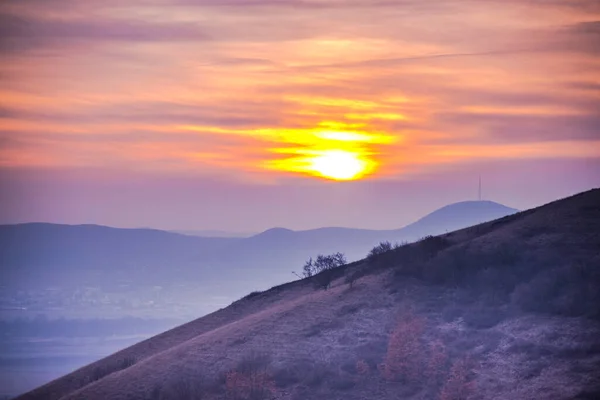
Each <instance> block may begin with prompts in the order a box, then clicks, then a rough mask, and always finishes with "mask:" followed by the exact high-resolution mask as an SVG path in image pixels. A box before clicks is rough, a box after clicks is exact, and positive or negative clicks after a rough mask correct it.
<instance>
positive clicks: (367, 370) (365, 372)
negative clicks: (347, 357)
mask: <svg viewBox="0 0 600 400" xmlns="http://www.w3.org/2000/svg"><path fill="white" fill-rule="evenodd" d="M355 369H356V376H357V379H356V380H357V381H359V382H361V381H364V380H366V379H367V378H368V377H369V376H370V375H371V366H369V364H368V363H367V362H366V361H365V360H363V359H360V360H358V361H357V362H356V366H355Z"/></svg>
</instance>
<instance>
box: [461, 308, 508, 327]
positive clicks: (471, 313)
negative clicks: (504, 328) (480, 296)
mask: <svg viewBox="0 0 600 400" xmlns="http://www.w3.org/2000/svg"><path fill="white" fill-rule="evenodd" d="M504 319H506V313H505V312H504V311H502V310H500V309H498V308H492V309H487V308H472V309H470V310H468V311H467V312H465V313H464V315H463V320H464V321H465V324H467V326H469V327H471V328H475V329H488V328H492V327H494V326H496V325H498V324H499V323H500V322H502V321H504Z"/></svg>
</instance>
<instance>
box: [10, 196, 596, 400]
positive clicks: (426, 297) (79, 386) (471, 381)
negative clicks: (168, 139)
mask: <svg viewBox="0 0 600 400" xmlns="http://www.w3.org/2000/svg"><path fill="white" fill-rule="evenodd" d="M599 204H600V190H593V191H589V192H586V193H582V194H580V195H577V196H573V197H571V198H568V199H564V200H561V201H557V202H554V203H550V204H547V205H545V206H542V207H539V208H536V209H533V210H528V211H525V212H520V213H518V214H515V215H511V216H508V217H504V218H501V219H497V220H494V221H492V222H488V223H485V224H481V225H479V226H477V228H476V229H473V228H467V229H462V230H459V231H453V232H451V233H448V234H444V235H441V236H438V237H436V238H433V239H427V240H424V241H419V242H417V243H413V244H409V245H406V246H402V247H401V248H398V249H396V250H394V251H391V252H389V253H386V254H385V255H383V256H382V257H379V259H378V260H375V261H371V260H361V261H358V262H356V263H352V264H349V265H345V266H342V267H340V268H336V269H334V270H332V271H328V272H326V273H324V274H320V275H317V276H315V277H311V278H307V279H302V280H300V281H295V282H291V283H287V284H285V285H281V286H278V287H274V288H272V289H270V290H267V291H264V292H261V293H251V294H249V295H248V296H245V297H244V298H242V299H240V300H239V301H236V302H234V303H233V304H231V305H230V306H229V307H226V308H223V309H220V310H218V311H216V312H214V313H211V314H209V315H206V316H204V317H202V318H199V319H197V320H195V321H192V322H189V323H187V324H184V325H181V326H179V327H177V328H174V329H172V330H169V331H167V332H164V333H162V334H160V335H157V336H155V337H153V338H150V339H147V340H145V341H143V342H140V343H138V344H136V345H133V346H131V347H129V348H126V349H124V350H121V351H119V352H118V353H115V354H113V355H111V356H109V357H106V358H104V359H102V360H99V361H97V362H95V363H92V364H90V365H88V366H85V367H83V368H80V369H78V370H77V371H74V372H73V373H70V374H68V375H66V376H64V377H62V378H59V379H57V380H54V381H52V382H50V383H48V384H46V385H44V386H42V387H39V388H38V389H36V390H33V391H31V392H29V393H27V394H24V395H23V396H21V397H19V398H18V400H37V399H40V400H41V399H44V400H53V399H73V400H74V399H86V400H95V399H98V400H100V399H151V398H152V399H158V398H160V399H165V400H171V399H173V400H177V399H184V398H202V399H214V400H218V399H224V398H240V399H249V398H251V396H250V395H247V393H259V394H261V396H252V398H263V399H266V398H278V399H315V400H321V399H323V400H325V399H374V400H395V399H399V398H402V399H407V400H417V399H467V398H469V399H475V398H477V399H507V400H509V399H537V398H547V399H555V400H570V399H598V398H599V395H600V380H599V379H598V365H599V362H600V343H599V340H598V338H600V311H599V310H598V302H599V301H600V274H599V273H598V268H597V267H598V265H600V264H599V262H600V255H599V254H598V248H599V247H598V246H599V245H600V242H599V236H598V235H597V234H596V233H597V232H600V207H599ZM488 206H489V204H477V205H475V207H481V208H483V209H485V208H486V207H488ZM471 207H473V205H469V204H466V205H453V206H451V207H450V208H448V209H445V210H440V211H439V212H438V213H437V216H438V217H439V216H440V215H441V216H445V218H443V220H444V221H448V220H450V221H451V220H452V217H451V216H452V215H456V214H460V213H461V212H462V210H463V209H464V208H466V209H470V208H471ZM492 207H495V206H492ZM471 209H472V208H471ZM463 215H464V214H463ZM485 215H487V214H485ZM433 216H435V214H433V215H432V217H433ZM423 220H424V221H425V222H421V223H422V224H425V223H426V222H427V221H428V219H423ZM423 220H421V221H423ZM429 221H430V220H429ZM461 221H462V220H461ZM455 222H456V223H460V222H459V221H455ZM427 223H430V222H427ZM446 226H448V225H444V227H443V229H445V228H446ZM337 232H341V231H337ZM419 232H420V233H422V232H423V231H419ZM294 234H295V233H294V232H289V231H282V230H275V231H273V230H271V231H268V232H265V233H263V234H262V236H261V235H259V237H258V238H256V237H255V240H259V241H260V240H262V239H264V238H265V237H266V238H268V239H269V240H271V239H272V238H269V236H274V237H275V238H276V239H277V240H283V242H280V243H286V241H287V240H289V238H290V237H291V236H293V235H294ZM300 234H302V233H300ZM242 243H243V242H242ZM240 244H241V243H240ZM350 276H353V277H355V279H356V280H355V281H354V283H353V285H352V286H350V285H349V284H348V282H347V281H346V278H347V277H350ZM324 277H325V278H328V279H329V282H330V283H331V285H330V287H329V288H328V289H327V290H323V287H322V285H320V282H322V279H323V278H324ZM251 385H252V386H251ZM249 387H251V388H252V390H254V392H250V389H248V388H249Z"/></svg>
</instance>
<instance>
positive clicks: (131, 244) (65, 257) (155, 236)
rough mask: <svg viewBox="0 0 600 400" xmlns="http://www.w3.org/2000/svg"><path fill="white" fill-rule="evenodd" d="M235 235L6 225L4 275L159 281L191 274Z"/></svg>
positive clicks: (1, 258)
mask: <svg viewBox="0 0 600 400" xmlns="http://www.w3.org/2000/svg"><path fill="white" fill-rule="evenodd" d="M235 240H237V239H226V238H200V237H192V236H185V235H180V234H176V233H171V232H165V231H160V230H155V229H120V228H110V227H106V226H99V225H60V224H48V223H28V224H18V225H0V265H1V267H2V268H1V270H0V278H2V280H3V281H4V282H10V281H14V280H15V279H16V280H19V279H20V280H26V281H27V282H28V284H31V285H33V286H37V284H45V285H48V284H53V283H56V282H59V283H61V284H62V285H69V282H71V283H72V284H82V283H83V282H81V281H80V279H84V278H85V281H86V282H85V283H86V284H90V281H91V282H93V281H96V282H98V283H99V282H105V281H109V282H110V281H114V280H116V279H119V278H122V279H123V280H127V279H129V280H134V281H135V282H138V283H147V282H151V281H152V282H155V283H156V282H160V281H161V280H163V279H172V278H173V276H174V272H177V273H178V274H181V275H180V276H179V278H182V279H185V277H186V276H187V274H186V271H191V270H196V269H198V268H199V267H201V265H202V264H199V263H198V259H201V258H202V256H203V255H206V254H208V253H211V254H212V253H213V252H215V251H217V250H218V249H219V248H221V247H223V246H224V245H226V244H228V243H229V242H233V241H235ZM92 275H93V280H92ZM21 283H22V282H21Z"/></svg>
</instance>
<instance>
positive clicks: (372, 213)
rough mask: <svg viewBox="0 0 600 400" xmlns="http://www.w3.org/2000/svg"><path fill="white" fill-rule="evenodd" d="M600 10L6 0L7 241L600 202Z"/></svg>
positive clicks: (547, 4)
mask: <svg viewBox="0 0 600 400" xmlns="http://www.w3.org/2000/svg"><path fill="white" fill-rule="evenodd" d="M599 71H600V1H597V0H531V1H523V0H489V1H483V0H440V1H425V0H364V1H358V0H133V1H127V2H125V1H120V0H101V1H100V0H81V1H78V0H4V1H3V2H2V3H1V4H0V83H1V84H0V93H1V95H0V190H1V194H0V201H1V203H0V223H16V222H27V221H48V222H61V223H98V224H106V225H112V226H119V227H141V226H150V227H156V228H164V229H224V230H233V231H260V230H264V229H267V228H269V227H272V226H285V227H288V228H292V229H308V228H315V227H319V226H331V225H335V226H352V227H365V228H377V229H379V228H394V227H400V226H402V225H404V224H406V223H409V222H411V221H413V220H414V219H416V218H418V217H420V216H422V215H423V214H425V213H427V212H430V211H432V210H434V209H435V208H438V207H441V206H443V205H445V204H448V203H451V202H454V201H460V200H468V199H474V198H475V197H476V194H477V180H478V176H479V175H481V176H482V179H483V182H484V197H485V198H486V199H491V200H495V201H498V202H501V203H503V204H506V205H508V206H511V207H515V208H520V209H523V208H528V207H532V206H537V205H540V204H541V203H544V202H548V201H551V200H554V199H556V198H559V197H564V196H567V195H570V194H573V193H575V192H578V191H582V190H586V189H589V188H592V187H597V186H600V172H599V171H600V72H599Z"/></svg>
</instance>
